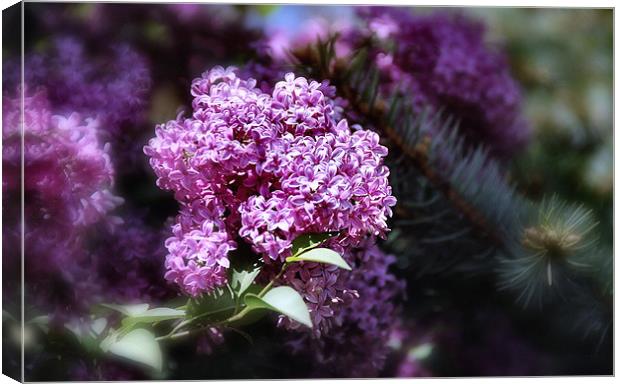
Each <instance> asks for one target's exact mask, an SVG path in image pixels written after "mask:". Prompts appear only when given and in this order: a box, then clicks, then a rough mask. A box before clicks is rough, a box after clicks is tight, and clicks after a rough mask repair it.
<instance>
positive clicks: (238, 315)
mask: <svg viewBox="0 0 620 384" xmlns="http://www.w3.org/2000/svg"><path fill="white" fill-rule="evenodd" d="M287 267H288V263H284V264H283V265H282V269H281V270H280V272H278V274H277V275H276V277H274V278H273V279H272V280H271V281H270V282H269V284H267V285H266V286H265V287H264V288H263V289H262V290H261V291H260V292H259V293H258V297H263V295H265V293H267V292H268V291H269V290H270V289H271V287H273V284H274V282H275V281H276V280H278V279H279V278H280V277H282V275H283V274H284V271H285V270H286V268H287ZM233 308H236V307H234V306H233V307H226V308H220V309H218V310H215V311H211V312H206V313H202V314H200V315H198V316H196V317H193V318H191V319H188V320H185V321H182V322H181V323H179V324H177V326H176V327H174V328H173V329H172V331H170V333H169V334H167V335H165V336H160V337H157V338H155V340H156V341H163V340H168V339H170V340H172V339H177V338H181V337H184V336H188V335H190V334H192V333H195V332H198V331H201V330H203V329H206V328H210V327H216V326H219V325H227V324H230V323H233V322H235V321H238V320H241V319H243V317H244V316H245V315H247V314H248V312H250V311H251V309H250V308H249V307H245V308H243V309H242V310H241V311H240V312H238V313H236V314H235V315H233V316H231V317H229V318H228V319H226V320H222V321H220V322H217V323H213V324H211V325H208V326H205V327H201V328H196V329H190V330H187V331H183V332H179V333H175V332H176V331H178V330H179V329H181V328H182V327H184V326H186V325H189V324H191V322H193V321H194V320H196V319H198V318H200V317H204V316H207V315H211V314H214V313H218V312H222V311H225V310H229V309H233Z"/></svg>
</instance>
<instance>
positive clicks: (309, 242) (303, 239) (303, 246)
mask: <svg viewBox="0 0 620 384" xmlns="http://www.w3.org/2000/svg"><path fill="white" fill-rule="evenodd" d="M339 233H340V232H323V233H307V234H305V235H301V236H298V237H297V238H296V239H295V240H293V248H292V251H291V252H292V255H293V256H299V255H300V254H302V253H303V252H306V251H308V250H310V249H312V248H316V247H318V246H319V245H321V244H322V243H324V242H325V241H326V240H328V239H331V238H332V237H335V236H338V234H339Z"/></svg>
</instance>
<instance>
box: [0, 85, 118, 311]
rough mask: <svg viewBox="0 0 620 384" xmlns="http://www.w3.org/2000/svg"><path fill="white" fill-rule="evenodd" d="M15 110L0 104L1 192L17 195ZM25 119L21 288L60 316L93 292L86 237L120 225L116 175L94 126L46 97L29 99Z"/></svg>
mask: <svg viewBox="0 0 620 384" xmlns="http://www.w3.org/2000/svg"><path fill="white" fill-rule="evenodd" d="M26 92H28V90H26ZM20 104H21V103H20V98H19V97H16V98H11V97H10V95H8V94H5V95H4V97H3V127H4V128H3V137H2V139H3V147H4V151H3V170H4V171H5V172H6V173H7V176H8V177H6V178H5V179H4V181H5V182H4V183H3V189H4V192H5V193H7V192H8V193H16V192H15V191H19V188H20V185H16V184H15V181H17V180H19V177H18V176H17V175H19V173H20V172H21V158H20V146H21V129H20V109H21V108H20ZM23 112H24V117H25V121H24V125H23V135H24V136H23V140H24V146H23V148H24V153H23V156H24V180H23V183H24V194H25V199H26V204H25V206H24V225H25V232H24V236H25V238H24V242H25V250H24V253H25V262H26V266H27V267H26V282H27V284H28V286H29V288H30V291H29V293H31V294H33V296H32V298H33V299H34V300H35V301H36V303H37V304H41V305H42V306H43V307H44V308H52V309H55V310H60V311H61V312H62V311H64V310H65V309H71V308H75V307H79V306H80V305H81V304H83V302H82V301H83V300H82V299H85V298H86V297H88V295H90V294H91V293H92V290H93V289H94V288H93V286H92V284H91V283H92V276H91V275H90V274H88V273H84V271H86V270H87V266H88V265H87V264H88V262H87V252H86V250H85V248H84V238H85V236H86V234H87V233H88V231H89V229H90V228H92V226H93V225H95V224H105V225H106V226H107V228H108V229H109V230H112V229H113V228H114V227H115V226H116V225H118V224H120V222H121V220H120V219H119V218H118V217H115V216H112V215H110V212H111V211H112V210H113V209H114V208H116V207H117V206H118V205H120V204H121V203H122V202H123V199H122V198H120V197H117V196H115V195H114V194H113V193H112V188H113V184H114V170H113V168H112V165H111V161H110V156H109V145H108V144H104V143H103V142H102V141H101V139H100V135H99V130H98V126H99V122H98V120H96V119H91V118H87V119H83V118H82V117H81V116H80V115H79V114H77V113H70V114H68V115H54V114H52V112H51V110H50V105H49V102H48V100H47V98H46V94H45V93H44V92H38V93H35V94H34V95H30V94H28V93H26V95H25V97H24V111H23ZM17 232H19V231H16V233H17ZM52 286H53V287H54V288H53V289H52V288H50V287H52ZM61 286H62V287H65V288H66V289H67V290H68V292H65V291H64V290H63V289H64V288H61ZM55 295H57V296H58V297H57V298H56V299H58V301H57V300H56V299H54V298H52V297H55ZM48 299H49V300H48ZM56 304H58V306H57V307H54V306H55V305H56Z"/></svg>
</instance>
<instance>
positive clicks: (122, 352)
mask: <svg viewBox="0 0 620 384" xmlns="http://www.w3.org/2000/svg"><path fill="white" fill-rule="evenodd" d="M101 348H102V349H103V350H104V351H109V352H110V353H112V354H114V355H116V356H120V357H123V358H125V359H129V360H132V361H135V362H138V363H141V364H144V365H147V366H149V367H152V368H154V369H155V370H157V371H161V369H162V353H161V348H160V347H159V343H157V341H156V340H155V335H153V333H151V332H150V331H148V330H146V329H143V328H139V329H134V330H133V331H131V332H129V333H128V334H126V335H124V336H122V337H120V338H117V336H116V335H113V336H112V339H111V340H108V339H106V340H104V342H102V343H101Z"/></svg>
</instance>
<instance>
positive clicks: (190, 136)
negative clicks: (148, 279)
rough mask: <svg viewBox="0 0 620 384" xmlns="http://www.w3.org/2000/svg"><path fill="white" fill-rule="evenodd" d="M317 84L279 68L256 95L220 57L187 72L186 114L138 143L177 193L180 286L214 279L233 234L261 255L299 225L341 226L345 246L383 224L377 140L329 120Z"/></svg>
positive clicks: (378, 231)
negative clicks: (189, 99)
mask: <svg viewBox="0 0 620 384" xmlns="http://www.w3.org/2000/svg"><path fill="white" fill-rule="evenodd" d="M323 88H324V85H322V84H320V83H317V82H315V81H311V82H309V81H308V80H306V79H305V78H295V77H294V75H293V74H287V75H286V76H285V79H284V81H280V82H278V83H277V84H276V85H275V87H274V89H273V92H272V93H271V94H267V93H263V92H261V91H260V90H259V89H257V88H256V82H255V81H254V80H252V79H249V80H244V79H241V78H239V77H238V76H237V74H236V72H235V70H234V69H233V68H228V69H224V68H222V67H216V68H214V69H212V70H211V71H208V72H205V73H204V74H203V76H202V77H201V78H198V79H196V80H194V82H193V83H192V89H191V93H192V96H193V97H194V100H193V103H192V106H193V114H192V116H191V117H190V118H185V119H183V118H181V117H179V118H177V119H176V120H173V121H170V122H168V123H166V124H164V125H160V126H158V127H157V129H156V137H155V138H153V139H151V140H150V142H149V145H148V146H146V147H145V149H144V151H145V153H146V154H147V155H148V156H149V157H150V164H151V166H152V167H153V169H154V171H155V173H156V175H157V176H158V180H157V185H158V186H160V187H161V188H163V189H166V190H172V191H174V192H175V197H176V199H177V200H178V201H179V202H180V203H181V213H180V214H179V216H178V217H177V224H175V226H174V227H173V234H174V236H173V237H171V238H170V239H168V240H167V242H166V246H167V247H168V251H169V255H168V257H167V260H166V266H167V268H168V270H169V271H168V273H167V274H166V278H167V279H169V280H171V281H174V282H176V283H177V284H179V285H180V286H181V287H182V288H183V290H184V291H186V292H187V293H189V294H191V295H198V294H199V293H201V292H206V291H209V290H211V289H213V288H214V287H216V286H219V285H222V284H224V283H225V281H226V269H227V268H228V267H229V260H228V256H227V255H228V252H229V251H231V250H233V249H235V247H236V245H235V239H236V237H237V236H238V237H240V238H241V239H243V240H245V241H246V242H248V243H249V244H251V246H252V249H253V250H254V251H255V252H256V253H258V254H259V255H261V256H262V257H263V259H264V260H265V261H266V262H268V263H269V262H282V261H283V260H284V258H286V257H287V256H289V255H290V252H291V243H292V240H293V239H295V238H296V237H297V236H299V235H301V234H305V233H318V232H327V231H340V232H341V234H340V236H339V238H338V243H339V244H340V245H341V246H342V247H347V246H351V245H356V244H358V243H359V242H360V241H361V240H362V239H364V238H365V237H366V236H367V235H372V236H382V235H384V234H385V233H386V232H387V230H388V228H387V224H386V220H387V218H388V217H389V216H390V215H391V213H392V212H391V208H390V207H391V206H393V205H394V204H395V203H396V201H395V199H394V197H393V196H392V195H391V188H390V186H389V184H388V173H389V171H388V169H387V167H385V166H384V165H382V160H383V157H385V155H386V154H387V149H386V148H385V147H383V146H381V145H380V144H379V137H378V136H377V135H376V134H375V133H372V132H369V131H364V130H361V129H357V130H355V131H353V132H352V131H351V129H350V128H349V126H348V124H347V121H346V120H340V121H336V120H335V119H334V110H333V107H332V102H331V100H329V99H328V98H327V97H326V96H325V94H324V93H323V92H322V91H321V89H323Z"/></svg>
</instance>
